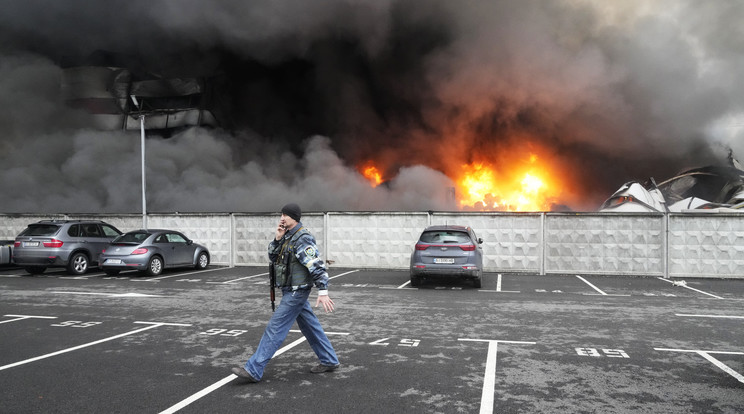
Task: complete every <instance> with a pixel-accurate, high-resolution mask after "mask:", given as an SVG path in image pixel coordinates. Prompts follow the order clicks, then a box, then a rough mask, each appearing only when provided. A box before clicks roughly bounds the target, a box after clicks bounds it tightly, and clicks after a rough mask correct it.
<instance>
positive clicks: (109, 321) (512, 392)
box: [0, 267, 744, 413]
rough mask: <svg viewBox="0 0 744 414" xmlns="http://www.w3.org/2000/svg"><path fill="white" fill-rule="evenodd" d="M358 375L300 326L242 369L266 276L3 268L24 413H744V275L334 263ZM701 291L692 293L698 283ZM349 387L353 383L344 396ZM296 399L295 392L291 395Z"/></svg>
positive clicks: (342, 348)
mask: <svg viewBox="0 0 744 414" xmlns="http://www.w3.org/2000/svg"><path fill="white" fill-rule="evenodd" d="M330 273H331V277H332V280H331V295H332V297H333V299H334V301H335V302H336V304H337V306H338V311H337V312H335V313H333V314H322V315H319V316H320V318H321V322H322V323H323V325H324V327H325V329H326V330H327V331H328V332H329V336H330V337H331V341H332V342H333V344H334V346H335V347H336V349H337V352H338V354H339V358H340V360H341V362H342V367H341V368H340V369H339V370H338V371H336V372H334V373H332V374H322V375H314V374H311V373H309V368H310V367H311V366H312V365H313V364H314V363H315V362H316V361H315V357H314V355H313V354H312V351H310V348H309V347H308V346H307V344H306V343H305V342H304V341H303V338H302V336H301V334H300V333H299V332H296V331H295V332H292V333H290V336H289V338H287V340H286V341H285V343H284V344H283V348H282V349H281V350H280V355H277V356H276V357H275V358H274V360H272V362H271V363H270V364H269V367H268V368H267V371H266V375H265V377H264V379H263V381H262V382H261V383H259V384H244V383H241V382H240V381H239V380H236V379H235V377H234V376H233V375H232V374H231V373H230V371H229V368H230V367H231V366H234V365H237V364H240V363H242V362H244V360H245V359H246V358H247V357H249V356H250V354H251V353H252V351H253V349H255V346H256V345H257V342H258V340H259V338H260V336H261V334H262V331H263V328H264V326H265V323H266V321H267V320H268V318H269V317H270V315H271V308H270V305H269V300H268V283H267V275H266V271H265V269H263V268H259V267H237V268H226V267H210V268H208V269H206V270H204V271H198V272H197V271H193V270H181V271H172V272H165V273H163V274H162V275H160V276H159V277H143V276H139V275H138V274H127V273H122V274H120V275H118V276H117V277H109V276H106V275H105V274H103V273H98V272H95V271H93V272H92V273H90V274H86V275H84V276H81V277H75V278H71V277H69V276H67V275H65V274H64V273H61V272H59V273H57V272H49V273H46V274H45V275H43V276H29V275H26V274H25V273H24V272H23V271H22V270H20V269H10V268H5V269H0V276H1V277H0V290H1V291H2V294H3V301H2V302H0V335H1V336H2V338H3V340H2V342H0V351H2V352H0V387H2V388H3V390H4V395H5V397H4V401H3V407H4V410H7V412H50V411H53V412H70V413H72V412H185V413H186V412H193V413H197V412H205V411H210V412H245V411H247V410H250V411H251V412H278V411H287V412H298V411H302V412H328V411H331V412H347V411H352V410H353V411H354V412H442V413H457V412H485V413H487V412H608V413H613V412H720V413H728V412H741V410H742V409H744V393H743V392H742V390H744V377H742V375H744V343H743V342H742V336H741V332H742V330H743V329H744V313H742V311H741V309H742V308H741V303H742V300H744V282H742V281H740V280H713V279H710V280H698V279H689V280H685V282H686V286H685V285H683V284H679V283H677V284H674V283H671V282H670V281H669V280H661V279H658V278H654V277H634V278H630V277H605V276H601V277H599V276H587V275H559V276H558V275H523V274H503V273H489V274H486V275H484V280H483V287H482V288H481V289H475V288H473V287H472V285H470V284H469V283H460V282H457V281H451V280H449V281H448V280H430V281H427V282H426V283H425V284H424V285H423V286H421V287H420V288H411V287H410V285H409V284H407V283H406V282H407V281H408V273H407V272H405V271H389V270H379V269H336V268H333V269H331V272H330ZM689 288H693V289H689ZM339 390H343V393H341V394H340V391H339ZM288 396H291V397H288Z"/></svg>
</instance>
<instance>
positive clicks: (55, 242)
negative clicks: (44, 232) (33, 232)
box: [43, 239, 64, 249]
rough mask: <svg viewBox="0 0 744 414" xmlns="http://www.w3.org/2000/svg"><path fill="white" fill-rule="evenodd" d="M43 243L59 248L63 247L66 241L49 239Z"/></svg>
mask: <svg viewBox="0 0 744 414" xmlns="http://www.w3.org/2000/svg"><path fill="white" fill-rule="evenodd" d="M43 244H44V247H52V248H55V249H58V248H60V247H62V245H63V244H64V243H63V242H62V241H61V240H57V239H52V240H49V241H48V242H44V243H43Z"/></svg>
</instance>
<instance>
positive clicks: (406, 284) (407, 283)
mask: <svg viewBox="0 0 744 414" xmlns="http://www.w3.org/2000/svg"><path fill="white" fill-rule="evenodd" d="M410 284H411V281H410V280H406V283H404V284H402V285H400V286H398V287H397V288H396V289H403V288H404V287H406V286H408V285H410Z"/></svg>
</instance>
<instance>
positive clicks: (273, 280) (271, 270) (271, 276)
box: [269, 263, 276, 312]
mask: <svg viewBox="0 0 744 414" xmlns="http://www.w3.org/2000/svg"><path fill="white" fill-rule="evenodd" d="M269 283H270V284H271V311H272V312H274V310H276V308H275V306H274V300H275V299H276V293H274V286H276V272H274V263H269Z"/></svg>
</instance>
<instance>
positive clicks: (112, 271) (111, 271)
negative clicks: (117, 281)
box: [104, 269, 121, 276]
mask: <svg viewBox="0 0 744 414" xmlns="http://www.w3.org/2000/svg"><path fill="white" fill-rule="evenodd" d="M104 272H106V274H107V275H109V276H116V275H118V274H119V272H121V270H118V269H106V270H104Z"/></svg>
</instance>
